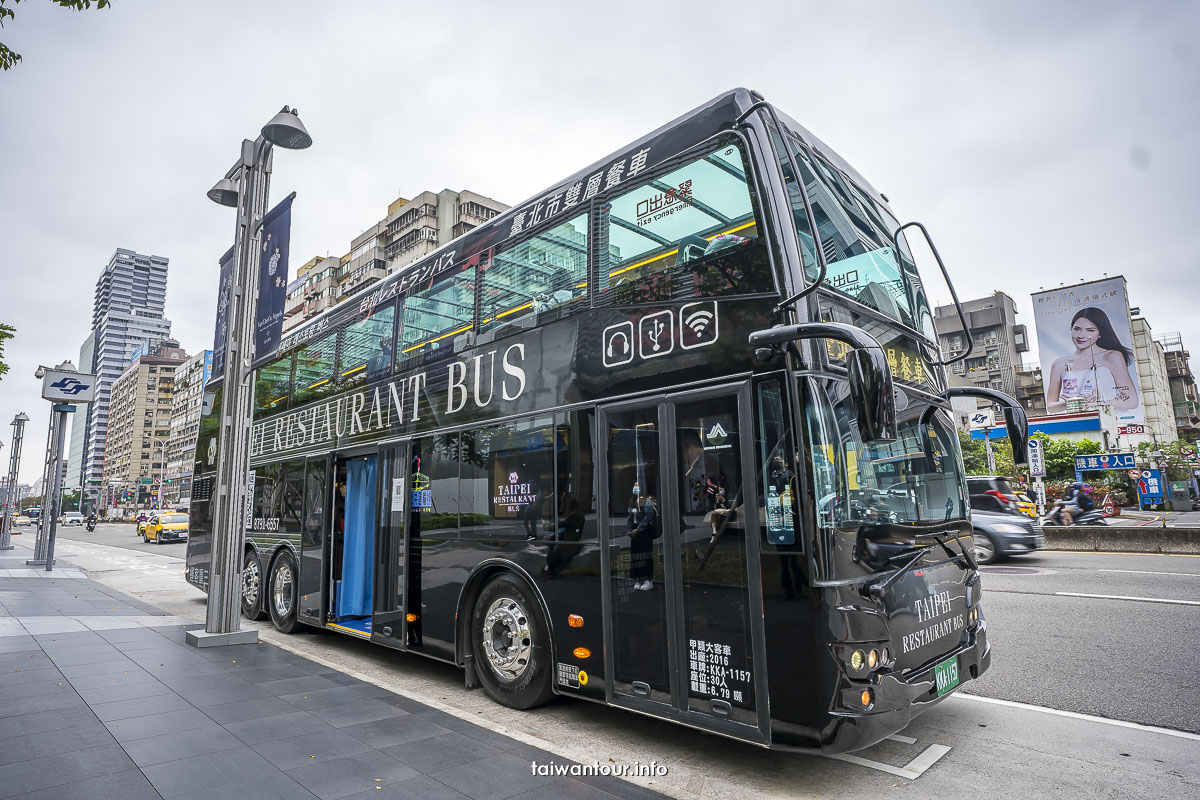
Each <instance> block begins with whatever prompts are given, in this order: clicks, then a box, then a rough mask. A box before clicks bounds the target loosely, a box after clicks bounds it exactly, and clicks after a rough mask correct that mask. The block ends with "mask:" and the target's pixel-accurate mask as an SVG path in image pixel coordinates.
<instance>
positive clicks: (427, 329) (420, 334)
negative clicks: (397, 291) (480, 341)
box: [396, 267, 475, 365]
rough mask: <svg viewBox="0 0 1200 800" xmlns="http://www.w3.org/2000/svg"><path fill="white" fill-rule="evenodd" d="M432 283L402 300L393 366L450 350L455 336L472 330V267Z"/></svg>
mask: <svg viewBox="0 0 1200 800" xmlns="http://www.w3.org/2000/svg"><path fill="white" fill-rule="evenodd" d="M434 280H435V281H436V282H435V283H433V284H432V285H430V286H428V287H426V288H424V289H422V290H421V291H419V292H416V293H414V294H412V295H409V296H408V297H407V298H406V299H405V300H404V315H403V318H402V319H401V325H400V336H399V341H398V342H397V345H396V349H397V350H398V351H399V352H398V353H397V357H396V363H397V365H403V364H404V362H405V361H407V360H411V359H415V358H417V357H419V356H421V355H423V354H425V353H428V352H431V351H433V350H440V349H442V348H446V347H450V345H451V343H452V342H453V341H454V337H455V336H456V335H457V334H460V333H466V332H467V331H469V330H472V329H473V328H474V327H475V323H474V318H475V267H470V268H468V269H464V270H459V271H457V272H456V273H454V274H452V275H445V276H438V277H437V278H435V279H434Z"/></svg>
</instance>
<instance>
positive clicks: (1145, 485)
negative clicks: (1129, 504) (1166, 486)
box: [1137, 469, 1163, 506]
mask: <svg viewBox="0 0 1200 800" xmlns="http://www.w3.org/2000/svg"><path fill="white" fill-rule="evenodd" d="M1137 490H1138V504H1139V505H1143V506H1146V505H1156V504H1158V503H1161V502H1162V501H1163V482H1162V473H1161V472H1160V471H1158V470H1156V469H1144V470H1142V473H1141V475H1140V476H1139V477H1138V479H1137Z"/></svg>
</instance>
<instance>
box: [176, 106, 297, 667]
mask: <svg viewBox="0 0 1200 800" xmlns="http://www.w3.org/2000/svg"><path fill="white" fill-rule="evenodd" d="M311 144H312V137H311V136H309V135H308V131H307V130H305V128H304V125H303V124H302V123H301V122H300V118H299V117H298V116H297V114H296V111H295V109H289V108H288V107H287V106H284V107H283V110H282V111H280V112H279V113H278V114H276V115H275V116H274V117H273V118H272V119H271V121H270V122H268V123H267V124H266V125H264V126H263V128H262V135H260V136H259V137H258V138H257V139H255V140H254V141H250V140H249V139H245V140H243V141H242V151H241V156H240V158H239V159H238V161H237V162H236V163H235V164H234V165H233V166H232V167H231V168H230V169H229V171H228V172H226V173H225V177H224V178H223V179H221V180H220V181H218V182H217V184H216V185H215V186H213V188H212V189H210V190H209V191H208V197H209V199H210V200H212V201H213V202H215V203H218V204H220V205H223V206H230V207H233V208H236V209H237V221H236V227H235V229H234V257H233V264H232V267H231V275H230V277H231V279H232V285H233V289H232V291H231V292H230V297H229V309H228V317H227V319H228V320H229V325H228V335H227V336H226V337H225V352H224V370H225V371H224V376H223V383H222V386H221V388H220V391H221V392H222V395H221V421H220V428H219V445H218V451H217V477H216V487H217V489H216V491H215V492H214V493H213V499H212V505H213V510H212V515H211V519H212V521H213V529H212V548H211V550H210V557H211V561H210V564H209V580H208V606H207V609H206V612H205V620H204V630H203V631H188V632H187V634H186V637H187V641H188V643H189V644H191V645H194V646H196V647H212V646H217V645H228V644H253V643H254V642H257V641H258V631H257V630H255V629H254V628H249V629H245V630H242V629H241V627H240V617H241V611H242V603H241V573H242V548H243V542H244V536H245V517H244V513H245V509H246V508H247V503H248V502H249V498H247V497H246V485H247V473H248V469H249V459H248V454H249V446H248V445H249V441H250V423H251V416H250V415H251V406H252V402H253V397H252V394H253V393H252V386H251V381H250V378H251V375H252V372H251V369H250V364H251V363H252V362H253V360H254V322H255V316H256V312H257V308H258V266H259V265H258V260H257V259H255V258H254V257H253V256H254V254H255V253H256V245H257V242H258V235H259V231H260V229H261V226H262V221H263V217H264V216H265V215H266V213H267V198H268V193H269V189H270V182H271V164H272V153H273V151H274V145H278V146H280V147H284V148H287V149H292V150H300V149H303V148H305V147H308V146H309V145H311Z"/></svg>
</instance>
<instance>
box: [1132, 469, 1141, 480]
mask: <svg viewBox="0 0 1200 800" xmlns="http://www.w3.org/2000/svg"><path fill="white" fill-rule="evenodd" d="M1129 477H1131V478H1133V479H1134V480H1135V481H1136V480H1137V479H1138V478H1140V477H1142V471H1141V470H1140V469H1131V470H1129Z"/></svg>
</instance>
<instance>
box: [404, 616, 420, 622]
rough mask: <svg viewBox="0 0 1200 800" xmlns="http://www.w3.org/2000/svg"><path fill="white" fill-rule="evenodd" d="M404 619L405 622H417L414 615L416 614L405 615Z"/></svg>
mask: <svg viewBox="0 0 1200 800" xmlns="http://www.w3.org/2000/svg"><path fill="white" fill-rule="evenodd" d="M404 619H405V620H406V621H407V622H416V621H417V615H416V614H405V615H404Z"/></svg>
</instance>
